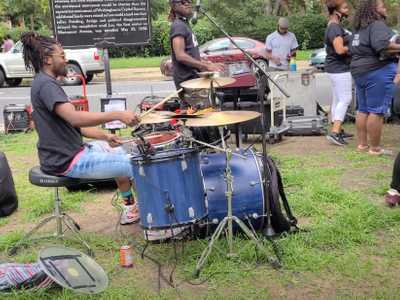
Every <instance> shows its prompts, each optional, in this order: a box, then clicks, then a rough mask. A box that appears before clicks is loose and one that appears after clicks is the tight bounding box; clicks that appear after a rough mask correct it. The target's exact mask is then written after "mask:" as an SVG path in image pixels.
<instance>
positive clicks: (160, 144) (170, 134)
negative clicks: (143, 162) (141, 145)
mask: <svg viewBox="0 0 400 300" xmlns="http://www.w3.org/2000/svg"><path fill="white" fill-rule="evenodd" d="M143 138H144V139H145V140H146V141H148V142H150V144H151V145H153V147H154V148H156V149H157V150H169V149H175V148H179V146H180V142H181V141H182V134H181V133H180V132H179V131H177V130H170V131H154V132H152V133H149V134H146V135H145V136H143Z"/></svg>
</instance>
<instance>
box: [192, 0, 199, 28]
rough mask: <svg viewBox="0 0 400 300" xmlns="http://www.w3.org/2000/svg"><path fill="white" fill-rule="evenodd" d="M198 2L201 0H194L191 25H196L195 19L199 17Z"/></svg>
mask: <svg viewBox="0 0 400 300" xmlns="http://www.w3.org/2000/svg"><path fill="white" fill-rule="evenodd" d="M200 3H201V0H196V5H195V7H194V14H193V17H192V24H193V25H196V23H197V19H198V18H199V12H200V5H201V4H200Z"/></svg>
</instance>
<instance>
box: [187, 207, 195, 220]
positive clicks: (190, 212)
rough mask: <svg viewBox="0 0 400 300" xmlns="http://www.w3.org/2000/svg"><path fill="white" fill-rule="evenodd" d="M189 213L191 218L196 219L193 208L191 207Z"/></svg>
mask: <svg viewBox="0 0 400 300" xmlns="http://www.w3.org/2000/svg"><path fill="white" fill-rule="evenodd" d="M188 212H189V217H190V218H194V208H193V207H189V208H188Z"/></svg>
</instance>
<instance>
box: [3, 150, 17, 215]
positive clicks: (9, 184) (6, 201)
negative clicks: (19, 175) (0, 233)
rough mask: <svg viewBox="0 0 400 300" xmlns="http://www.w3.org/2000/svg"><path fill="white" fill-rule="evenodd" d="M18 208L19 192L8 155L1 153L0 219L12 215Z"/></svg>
mask: <svg viewBox="0 0 400 300" xmlns="http://www.w3.org/2000/svg"><path fill="white" fill-rule="evenodd" d="M17 207H18V198H17V192H16V191H15V185H14V180H13V178H12V174H11V170H10V167H9V165H8V161H7V158H6V155H5V154H4V153H3V152H0V217H6V216H9V215H11V214H12V213H13V212H14V211H15V210H16V209H17Z"/></svg>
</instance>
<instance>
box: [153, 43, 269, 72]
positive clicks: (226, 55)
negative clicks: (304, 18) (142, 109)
mask: <svg viewBox="0 0 400 300" xmlns="http://www.w3.org/2000/svg"><path fill="white" fill-rule="evenodd" d="M233 40H234V41H235V43H237V44H238V46H239V47H241V48H243V49H244V50H246V51H247V52H248V53H249V54H250V55H251V56H252V57H253V58H254V59H255V61H256V62H257V63H258V64H259V65H260V66H261V67H263V68H267V67H268V60H267V52H266V50H265V44H264V43H262V42H260V41H257V40H253V39H250V38H245V37H234V38H233ZM199 49H200V55H201V57H202V58H204V59H208V60H210V61H212V62H216V63H224V64H226V69H227V72H228V74H227V75H229V76H233V77H236V76H235V75H239V74H243V73H246V72H249V71H251V70H253V71H254V66H252V65H251V63H250V62H249V61H248V59H247V58H246V57H245V56H244V54H243V53H242V52H241V51H240V50H239V49H237V48H236V47H235V46H234V45H233V44H232V42H231V41H230V40H229V39H228V38H218V39H214V40H211V41H209V42H207V43H205V44H203V45H202V46H200V48H199ZM160 69H161V73H162V74H163V75H165V76H172V74H173V69H172V60H171V57H167V58H165V59H164V60H162V61H161V65H160Z"/></svg>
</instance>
